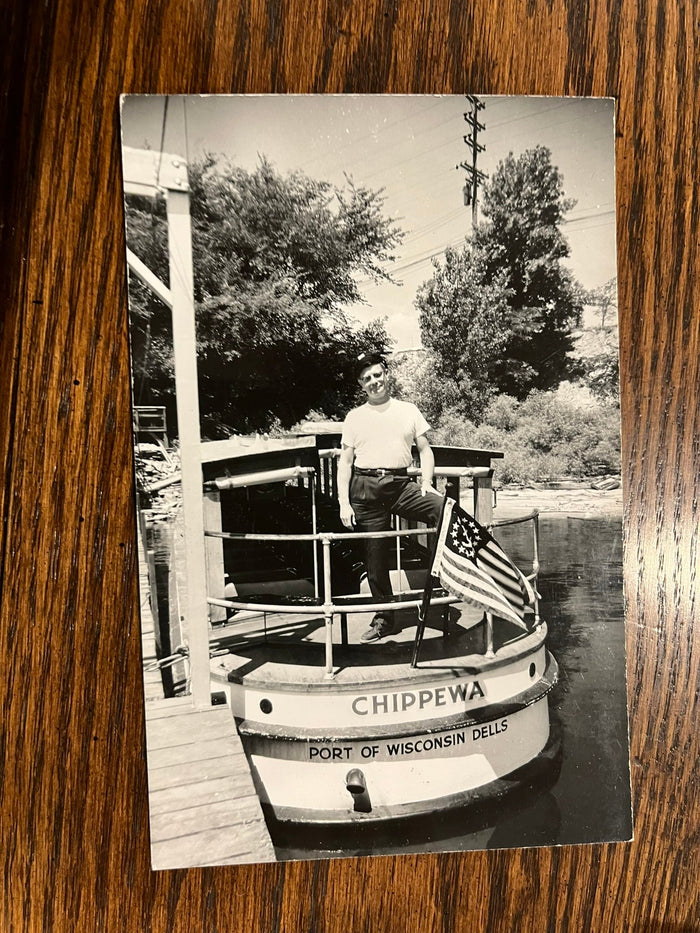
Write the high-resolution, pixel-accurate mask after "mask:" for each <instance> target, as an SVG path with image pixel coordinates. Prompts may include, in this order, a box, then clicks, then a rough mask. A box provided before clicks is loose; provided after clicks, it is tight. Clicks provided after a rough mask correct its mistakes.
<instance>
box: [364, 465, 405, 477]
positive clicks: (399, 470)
mask: <svg viewBox="0 0 700 933" xmlns="http://www.w3.org/2000/svg"><path fill="white" fill-rule="evenodd" d="M353 470H354V472H355V473H359V474H360V476H408V467H399V468H397V469H394V470H385V469H382V468H377V469H371V470H369V469H368V470H363V469H362V468H361V467H353Z"/></svg>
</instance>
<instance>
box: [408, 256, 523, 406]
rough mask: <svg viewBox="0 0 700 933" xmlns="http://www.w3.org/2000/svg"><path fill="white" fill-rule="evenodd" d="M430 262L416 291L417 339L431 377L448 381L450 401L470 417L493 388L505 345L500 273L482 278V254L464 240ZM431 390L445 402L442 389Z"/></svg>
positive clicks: (504, 295)
mask: <svg viewBox="0 0 700 933" xmlns="http://www.w3.org/2000/svg"><path fill="white" fill-rule="evenodd" d="M433 265H434V271H433V276H432V278H431V279H430V280H429V281H427V282H425V283H424V284H423V285H422V286H421V288H420V289H419V291H418V295H417V297H416V305H417V307H418V310H419V314H420V318H419V319H420V327H421V337H422V341H423V345H424V346H425V347H427V348H428V349H429V350H431V351H432V354H433V356H434V359H435V362H436V366H435V377H436V380H435V381H436V383H437V384H438V385H440V384H442V385H443V387H452V392H451V393H450V395H451V396H452V401H453V404H456V406H457V407H458V408H459V409H461V410H462V411H463V412H464V414H465V415H469V416H470V417H472V418H474V417H476V416H477V415H478V414H479V413H480V412H481V411H482V410H483V409H484V407H485V406H486V405H487V404H488V401H489V399H490V398H491V396H492V395H493V393H494V392H495V390H496V385H495V380H494V375H495V371H496V367H497V365H498V363H499V360H500V358H501V355H502V353H503V351H504V349H505V346H506V341H507V336H508V333H507V329H506V319H507V310H508V304H507V302H508V292H507V290H506V288H505V286H504V276H503V275H502V274H501V273H498V274H496V275H494V276H493V277H492V278H491V281H486V279H487V275H486V269H485V266H484V262H483V256H482V254H481V253H480V252H475V251H474V250H472V249H471V248H470V247H469V246H465V247H464V249H462V250H456V249H452V248H448V249H447V250H446V251H445V258H444V262H442V263H440V262H436V261H434V263H433ZM436 388H437V387H436ZM433 395H434V398H435V400H436V401H438V400H441V401H442V403H443V406H444V405H445V404H448V399H447V398H445V397H444V395H445V393H444V391H443V392H441V393H439V392H437V391H435V392H434V393H433ZM441 407H442V406H441ZM438 413H439V412H438Z"/></svg>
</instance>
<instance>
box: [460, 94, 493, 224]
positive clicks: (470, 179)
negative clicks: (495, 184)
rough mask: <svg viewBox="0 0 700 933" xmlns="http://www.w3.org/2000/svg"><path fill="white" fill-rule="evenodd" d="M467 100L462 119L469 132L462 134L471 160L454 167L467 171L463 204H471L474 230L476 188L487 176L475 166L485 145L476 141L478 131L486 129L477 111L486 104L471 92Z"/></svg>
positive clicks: (467, 205)
mask: <svg viewBox="0 0 700 933" xmlns="http://www.w3.org/2000/svg"><path fill="white" fill-rule="evenodd" d="M467 100H468V101H469V110H468V111H467V112H466V113H465V114H464V120H465V122H466V123H468V124H469V129H470V132H469V133H468V134H467V135H466V136H464V142H465V143H466V145H467V146H468V147H469V149H470V155H471V161H467V160H466V159H465V160H464V162H460V163H459V165H456V166H455V168H457V169H460V168H461V169H464V171H465V172H466V173H467V177H466V178H465V180H464V189H463V190H464V206H465V207H469V206H470V205H471V209H472V230H475V229H476V201H477V189H478V187H479V185H480V184H482V182H484V181H486V178H487V177H488V176H487V175H485V174H484V173H483V172H480V171H479V169H478V168H477V167H476V160H477V156H478V155H479V153H480V152H483V151H484V150H485V149H486V146H482V145H481V144H480V143H479V141H478V135H479V133H480V132H481V131H482V130H485V129H486V124H485V123H480V122H479V111H480V110H483V109H484V108H485V107H486V104H483V103H482V102H481V101H480V100H479V98H478V97H475V96H474V95H473V94H467Z"/></svg>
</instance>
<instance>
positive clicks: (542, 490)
mask: <svg viewBox="0 0 700 933" xmlns="http://www.w3.org/2000/svg"><path fill="white" fill-rule="evenodd" d="M532 509H539V511H540V512H541V513H554V514H557V513H558V514H566V515H577V516H580V517H581V518H602V517H614V516H621V515H622V488H621V487H618V488H617V489H591V484H590V482H581V483H573V482H572V483H566V484H560V485H559V486H558V487H557V488H552V484H548V485H547V486H545V485H544V484H543V485H541V486H536V485H533V486H502V487H501V488H500V489H498V490H497V492H496V508H495V510H494V518H495V519H497V520H498V519H502V518H513V517H514V516H516V515H524V514H526V513H527V512H530V511H532Z"/></svg>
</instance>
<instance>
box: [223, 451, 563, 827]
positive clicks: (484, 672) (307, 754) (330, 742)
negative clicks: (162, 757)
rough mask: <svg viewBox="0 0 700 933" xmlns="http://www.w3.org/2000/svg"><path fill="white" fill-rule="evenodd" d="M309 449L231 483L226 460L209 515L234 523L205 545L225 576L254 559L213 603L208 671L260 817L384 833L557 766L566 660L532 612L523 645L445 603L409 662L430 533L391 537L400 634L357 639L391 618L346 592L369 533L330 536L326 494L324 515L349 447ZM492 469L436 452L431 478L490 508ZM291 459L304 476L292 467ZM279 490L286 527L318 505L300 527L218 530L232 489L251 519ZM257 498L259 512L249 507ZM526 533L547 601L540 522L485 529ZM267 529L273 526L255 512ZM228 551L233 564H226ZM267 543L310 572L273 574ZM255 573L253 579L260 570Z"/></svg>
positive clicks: (269, 510) (448, 598)
mask: <svg viewBox="0 0 700 933" xmlns="http://www.w3.org/2000/svg"><path fill="white" fill-rule="evenodd" d="M308 441H312V444H311V443H309V444H308V446H299V447H297V448H296V449H295V448H294V447H290V446H286V447H284V450H277V451H276V453H277V457H275V456H273V450H274V442H266V443H265V445H263V446H264V447H265V450H264V451H262V454H261V453H260V452H258V453H257V454H256V453H249V452H245V451H249V450H250V448H243V451H244V453H243V456H242V457H229V459H227V461H226V465H225V469H224V473H225V474H226V475H223V476H222V475H219V474H221V472H222V464H221V462H220V461H219V462H218V463H211V464H209V465H208V469H207V470H205V475H208V476H209V477H210V479H209V480H208V482H207V483H206V485H207V488H208V493H207V494H208V497H209V501H210V514H213V512H212V506H214V507H216V508H220V509H221V512H222V515H223V516H224V518H223V521H217V522H216V529H215V530H213V531H212V530H209V531H205V534H207V541H208V548H209V551H208V554H209V557H208V560H209V563H210V565H211V566H216V565H217V563H218V565H219V571H218V574H217V573H215V575H214V578H215V579H219V580H224V578H225V577H226V578H227V579H228V580H229V581H231V580H232V579H234V580H235V579H236V574H235V557H236V556H239V557H240V556H242V555H245V554H246V553H247V552H248V551H249V550H250V549H255V554H254V555H253V556H252V557H251V555H250V554H249V555H248V561H247V566H248V569H244V570H243V572H242V573H240V574H239V575H238V580H239V582H237V583H236V582H233V583H232V582H229V583H228V586H226V585H224V587H223V591H222V592H220V595H219V596H218V597H217V596H213V597H210V598H209V604H210V607H211V608H212V609H213V610H215V611H216V610H217V609H218V611H219V612H220V613H221V615H220V618H219V620H218V622H215V623H214V630H213V634H212V638H213V640H214V642H213V651H212V654H213V657H212V659H211V666H210V670H211V681H212V691H213V693H214V695H216V696H218V698H219V700H220V701H224V700H225V702H227V703H228V705H229V706H230V709H231V714H232V716H233V717H234V718H235V721H236V725H237V728H238V732H239V734H240V736H241V739H242V742H243V747H244V750H245V753H246V755H247V757H248V761H249V763H250V768H251V772H252V774H253V778H254V781H255V785H256V788H257V791H258V794H259V797H260V800H261V803H262V806H263V810H264V811H265V813H266V815H267V816H269V817H270V818H271V819H272V820H274V821H276V822H277V823H282V824H284V823H328V824H357V823H362V822H374V823H376V822H378V821H387V820H395V819H403V818H407V817H413V816H419V815H422V814H429V813H434V812H436V811H440V810H448V809H450V808H456V807H463V806H465V805H470V804H473V803H479V802H483V801H486V800H489V799H491V798H494V797H498V796H501V795H504V794H506V793H508V792H509V791H511V790H513V789H515V788H516V787H518V786H520V785H521V784H522V783H523V782H525V781H528V780H531V778H532V775H534V774H536V773H538V772H541V771H542V770H543V769H544V768H547V767H549V766H550V765H551V763H552V761H553V759H554V758H555V757H556V754H557V743H556V740H555V738H554V736H553V735H552V734H551V731H550V717H549V708H548V698H547V697H548V694H549V692H550V691H551V690H552V688H553V687H554V685H555V684H556V682H557V664H556V661H555V659H554V658H553V657H552V655H551V654H550V653H549V651H548V650H547V647H546V637H547V626H546V623H545V622H544V621H543V620H541V619H540V618H539V611H538V604H537V601H535V604H534V606H533V607H532V610H531V612H530V613H529V615H526V621H527V630H526V631H525V630H522V629H520V628H518V627H517V626H516V625H515V624H513V623H512V622H509V621H506V620H503V619H499V618H494V617H492V616H490V615H487V614H485V613H484V612H483V610H482V609H478V608H475V607H474V606H472V605H469V604H467V603H464V602H460V601H459V600H458V599H457V598H456V597H455V596H453V595H451V594H449V593H447V592H446V591H444V590H441V589H437V590H436V591H435V592H434V594H433V597H432V599H431V603H430V606H431V609H430V611H429V613H428V616H427V623H426V627H425V634H424V637H423V640H422V642H421V645H420V651H419V652H418V656H417V659H416V661H415V666H413V664H412V662H413V656H414V653H415V637H416V625H417V618H416V613H417V609H418V607H419V604H420V602H421V598H422V588H423V584H424V581H425V578H426V568H425V566H424V564H425V560H424V559H423V560H421V559H420V556H419V557H416V554H419V555H420V553H422V554H423V557H425V554H427V553H428V552H429V550H430V545H429V541H430V536H429V534H428V533H427V532H426V529H425V528H421V527H418V528H415V527H414V528H400V527H399V526H398V524H397V527H396V529H395V530H394V531H392V532H388V533H384V534H387V535H389V536H392V537H394V538H395V539H396V541H397V542H401V544H402V545H403V547H399V546H398V545H397V547H396V557H395V564H396V566H395V568H394V570H393V571H392V580H393V585H394V592H395V594H396V595H395V599H394V601H393V602H392V603H391V604H385V605H384V608H389V607H390V608H393V609H395V610H396V619H397V621H398V623H399V624H398V626H397V628H399V631H398V632H397V634H395V635H391V636H388V637H386V638H383V639H381V640H380V641H379V642H374V643H370V644H364V643H362V642H361V640H360V636H361V634H362V632H363V631H364V630H365V629H366V628H367V627H368V624H369V621H370V620H371V618H372V615H373V613H374V612H375V611H377V609H379V608H382V607H381V606H379V605H377V604H374V603H373V602H372V599H371V596H370V595H369V593H368V590H367V585H366V582H361V583H360V586H359V591H358V592H355V593H348V592H341V593H337V592H335V586H334V583H333V580H334V576H336V575H337V574H336V573H335V571H336V569H337V568H336V566H335V565H334V561H333V557H332V550H333V548H343V547H347V546H348V544H352V543H353V539H354V540H357V539H359V537H360V536H358V535H356V534H352V533H346V532H344V531H343V530H340V531H338V530H323V528H321V530H319V525H322V521H321V520H320V516H323V508H322V507H321V506H322V504H323V501H324V497H325V498H326V499H327V501H328V503H329V505H330V503H331V501H332V497H333V494H334V482H335V478H334V462H335V458H336V456H337V453H338V451H337V448H334V447H333V446H332V445H333V444H334V443H337V441H338V437H337V436H335V437H333V436H332V435H325V436H321V437H318V436H317V437H313V438H309V439H307V438H303V439H302V438H300V439H297V442H296V443H297V444H304V443H307V442H308ZM324 445H328V446H325V449H324ZM231 452H232V451H231V450H230V449H229V454H230V453H231ZM280 453H282V454H283V457H282V459H280V457H279V454H280ZM265 454H267V456H265ZM497 455H498V454H496V453H495V452H493V451H466V450H460V449H456V448H437V449H436V457H437V464H438V465H437V467H436V476H437V477H438V480H440V479H445V480H446V481H447V482H448V483H449V484H450V491H451V492H452V493H453V495H457V496H458V495H459V484H460V482H462V483H464V482H465V481H471V482H472V483H473V485H474V502H475V505H476V506H477V507H478V506H479V503H481V505H482V507H483V505H484V503H487V504H490V503H491V501H492V495H493V493H492V490H491V489H490V478H491V475H492V470H491V469H490V465H487V466H484V465H483V464H484V463H487V464H490V460H491V458H492V457H494V456H497ZM251 461H253V462H254V464H255V466H256V469H254V470H253V471H250V463H251ZM282 461H286V462H287V464H290V463H293V464H294V465H292V466H289V465H288V466H287V467H284V466H282V467H280V465H279V464H280V463H281V462H282ZM314 461H315V465H312V464H314ZM455 464H457V465H455ZM415 472H417V470H416V471H415ZM319 479H320V482H317V481H318V480H319ZM273 484H277V485H278V492H277V496H276V497H275V498H273V500H272V502H268V503H267V507H266V509H263V512H264V515H265V516H267V518H268V519H270V520H272V521H273V524H274V519H275V517H276V518H279V515H280V514H281V513H283V512H284V510H285V508H289V509H291V510H292V511H295V507H294V506H295V505H296V506H297V508H296V511H297V512H298V503H299V501H300V500H303V499H305V498H306V497H307V496H309V495H310V497H311V502H312V507H311V508H309V527H308V529H307V530H306V531H302V530H297V531H296V533H283V534H279V533H269V532H267V533H266V532H260V533H250V532H245V531H244V532H235V531H228V532H227V531H223V530H220V529H221V528H222V527H226V525H227V524H229V525H233V527H235V525H236V521H237V519H238V520H240V510H239V513H238V515H234V516H233V517H232V518H229V521H228V522H227V520H226V512H227V508H226V497H227V493H230V492H231V491H232V490H239V492H240V491H242V490H246V496H247V506H248V508H249V509H250V508H252V509H253V511H255V509H256V505H257V507H258V513H259V511H260V508H261V507H262V506H264V505H265V504H266V503H265V498H264V491H265V489H268V490H269V489H270V488H271V486H272V485H273ZM253 487H259V488H260V491H261V493H262V494H263V495H262V498H258V499H254V500H251V499H250V492H251V490H252V488H253ZM486 492H487V493H488V495H487V496H485V493H486ZM462 495H464V490H463V491H462ZM290 497H291V498H290ZM318 503H320V505H319V504H318ZM261 504H262V505H261ZM476 510H477V509H476V508H475V509H474V511H476ZM229 511H230V508H229ZM233 511H234V512H235V509H234V510H233ZM328 514H329V515H330V510H329V512H328ZM480 518H481V519H482V522H483V520H484V516H483V515H481V516H480ZM516 521H526V522H529V523H531V525H532V527H533V571H532V573H531V574H529V575H528V579H529V580H530V582H531V583H532V584H533V587H534V590H535V592H536V583H537V571H538V564H537V554H538V539H537V535H538V528H537V513H535V512H533V513H531V514H530V515H527V516H524V517H523V518H522V519H516V520H513V519H511V520H509V521H508V522H503V523H494V522H490V523H489V524H490V525H491V527H493V525H494V524H511V523H514V522H516ZM255 525H256V527H260V525H261V515H260V514H257V519H256V521H255ZM299 527H300V526H297V528H299ZM334 527H335V528H337V527H341V529H342V526H337V525H336V526H334ZM224 545H227V546H229V548H232V549H233V552H232V551H231V550H229V552H228V553H227V555H226V556H224ZM273 545H283V546H284V547H285V548H287V549H289V548H296V549H297V553H298V552H299V550H300V549H309V548H310V549H311V551H312V552H313V560H312V558H311V556H308V559H307V565H306V573H305V575H304V571H301V572H295V570H294V568H293V567H291V566H290V561H289V560H288V559H287V561H286V576H285V573H281V574H280V573H278V574H275V573H273V572H272V571H270V570H267V571H265V570H263V569H262V567H261V561H262V563H263V564H264V563H265V560H264V558H261V556H260V555H262V554H264V553H265V548H266V547H270V546H273ZM319 550H320V551H321V559H320V560H319V558H318V556H317V555H318V551H319ZM288 553H289V552H288V551H287V552H285V554H286V556H287V557H288ZM291 553H294V551H292V552H291ZM358 553H359V554H360V556H361V551H359V552H358ZM251 560H252V562H253V563H254V564H256V567H257V569H258V572H257V573H256V572H255V570H253V571H251V570H250V569H249V568H250V564H251ZM268 563H269V561H268ZM417 564H421V565H423V566H416V565H417ZM266 576H267V577H268V578H269V579H267V580H266V579H265V577H266ZM319 576H321V578H322V581H323V586H320V585H319V579H318V578H319ZM340 577H341V578H342V582H345V581H344V578H343V574H342V573H341V574H340ZM300 582H305V584H306V591H304V590H303V589H300V588H299V583H300ZM339 588H340V589H341V590H342V589H345V590H347V589H348V586H347V585H345V586H343V585H342V583H341V585H340V586H339ZM220 590H221V588H220Z"/></svg>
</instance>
